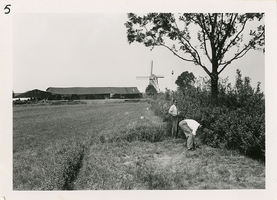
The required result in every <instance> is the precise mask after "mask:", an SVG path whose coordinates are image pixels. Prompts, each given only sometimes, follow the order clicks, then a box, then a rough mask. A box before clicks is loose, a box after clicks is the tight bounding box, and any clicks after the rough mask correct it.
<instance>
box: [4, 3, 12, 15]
mask: <svg viewBox="0 0 277 200" xmlns="http://www.w3.org/2000/svg"><path fill="white" fill-rule="evenodd" d="M9 6H11V4H8V5H6V7H5V8H4V10H6V11H5V14H9V13H10V12H11V9H10V8H9Z"/></svg>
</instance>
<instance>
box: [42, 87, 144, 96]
mask: <svg viewBox="0 0 277 200" xmlns="http://www.w3.org/2000/svg"><path fill="white" fill-rule="evenodd" d="M46 91H47V92H51V93H52V94H77V95H85V94H140V92H139V90H138V89H137V87H70V88H56V87H49V88H47V90H46Z"/></svg>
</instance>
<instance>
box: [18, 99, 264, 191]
mask: <svg viewBox="0 0 277 200" xmlns="http://www.w3.org/2000/svg"><path fill="white" fill-rule="evenodd" d="M153 113H154V112H153V110H151V105H150V104H148V103H147V102H124V101H116V102H114V101H105V100H103V101H87V102H85V103H76V104H72V105H69V104H61V105H59V104H56V105H49V104H42V105H40V104H38V105H19V106H14V108H13V189H14V190H198V189H201V190H202V189H265V165H264V163H262V162H259V161H257V160H253V159H250V158H248V157H245V156H243V155H241V154H240V153H239V152H237V151H230V150H226V149H218V148H212V147H210V146H207V145H204V144H201V141H200V140H199V139H198V138H197V142H198V144H200V147H199V148H197V149H196V151H193V152H188V151H187V150H186V148H185V146H184V138H183V137H182V136H181V137H180V138H178V139H172V138H171V137H170V136H169V130H168V126H167V125H166V124H165V122H163V120H162V119H161V118H160V117H158V116H156V115H154V114H153Z"/></svg>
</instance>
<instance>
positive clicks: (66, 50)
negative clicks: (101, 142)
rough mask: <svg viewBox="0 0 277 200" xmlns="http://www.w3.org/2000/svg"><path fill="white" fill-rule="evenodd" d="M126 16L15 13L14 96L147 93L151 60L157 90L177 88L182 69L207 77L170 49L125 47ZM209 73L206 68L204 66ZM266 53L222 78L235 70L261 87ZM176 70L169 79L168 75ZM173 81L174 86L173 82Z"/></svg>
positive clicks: (226, 73) (240, 63)
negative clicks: (90, 90) (65, 90)
mask: <svg viewBox="0 0 277 200" xmlns="http://www.w3.org/2000/svg"><path fill="white" fill-rule="evenodd" d="M126 21H127V14H126V13H116V14H103V13H102V14H101V13H98V14H78V13H77V14H73V13H68V14H52V13H49V14H39V13H27V14H22V13H17V14H14V15H13V90H14V92H16V93H21V92H25V91H27V90H32V89H40V90H46V89H47V88H48V87H138V89H139V90H140V91H141V92H144V91H145V88H146V87H147V85H148V80H147V79H146V80H137V79H136V76H147V75H150V65H151V60H153V62H154V74H156V75H163V76H164V78H162V79H159V85H160V89H161V90H162V91H164V90H165V88H169V89H172V87H173V89H174V90H175V89H176V85H175V84H174V83H173V82H175V80H176V78H177V77H178V76H179V75H180V74H181V73H182V72H184V71H189V72H193V74H194V75H195V76H196V77H199V76H207V74H206V73H205V72H204V70H203V69H202V68H200V67H199V66H195V65H194V64H193V63H188V62H185V61H183V60H181V59H179V58H177V57H176V56H174V55H173V54H172V53H171V52H170V51H169V50H167V49H165V48H162V47H155V48H154V50H152V51H150V49H149V48H146V47H145V46H144V45H143V44H140V43H132V44H131V45H129V43H128V42H127V37H126V27H125V26H124V23H125V22H126ZM206 66H207V67H208V68H209V69H210V64H209V63H206ZM264 68H265V64H264V54H263V53H262V52H260V51H253V50H251V51H249V52H248V53H247V54H246V55H245V56H244V57H243V58H241V59H239V60H236V61H234V62H233V63H232V64H231V65H229V66H228V67H227V68H226V69H225V70H224V71H223V72H222V73H221V75H220V77H221V78H226V77H227V76H228V77H229V80H230V82H232V83H234V80H235V76H236V69H240V70H241V72H242V75H243V76H249V77H250V78H251V82H252V85H253V87H256V85H257V82H258V81H259V82H261V83H262V85H261V87H262V89H263V90H264V87H265V78H264ZM172 70H173V71H174V75H173V76H172V74H171V72H172ZM172 83H173V84H172Z"/></svg>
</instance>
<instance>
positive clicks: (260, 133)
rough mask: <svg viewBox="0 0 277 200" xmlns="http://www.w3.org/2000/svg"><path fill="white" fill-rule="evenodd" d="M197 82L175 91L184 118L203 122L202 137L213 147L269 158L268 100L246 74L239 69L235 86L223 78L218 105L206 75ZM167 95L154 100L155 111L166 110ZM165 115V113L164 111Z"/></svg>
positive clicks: (258, 86) (259, 157)
mask: <svg viewBox="0 0 277 200" xmlns="http://www.w3.org/2000/svg"><path fill="white" fill-rule="evenodd" d="M196 82H197V84H195V85H196V86H194V87H191V88H187V89H186V91H185V95H184V92H183V91H182V90H180V89H179V90H178V91H177V93H176V94H175V95H176V97H175V98H177V101H178V102H179V105H178V106H179V109H180V110H181V115H182V117H183V118H191V119H195V120H197V121H198V122H200V123H201V124H202V125H203V127H204V128H203V131H202V134H201V140H202V142H203V143H205V144H208V145H210V146H212V147H220V148H226V149H236V150H239V151H240V152H241V153H243V154H244V155H248V156H249V157H252V158H257V159H262V160H264V159H265V100H264V94H263V93H262V92H261V91H260V83H258V85H257V87H256V89H254V88H252V86H251V85H250V82H251V80H250V78H249V77H245V78H242V75H241V73H240V71H239V70H237V77H236V83H235V86H234V87H231V84H230V83H228V80H227V79H225V80H222V79H220V82H219V98H218V101H219V103H218V105H217V106H214V105H213V104H212V102H211V98H210V93H209V91H208V90H207V88H209V87H206V86H205V84H206V79H200V80H196ZM168 104H169V101H167V102H166V100H165V98H160V99H159V100H157V101H156V102H152V105H153V108H154V109H155V110H159V111H155V113H157V114H161V115H162V113H163V112H164V107H163V106H161V105H168ZM162 116H164V115H162Z"/></svg>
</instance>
